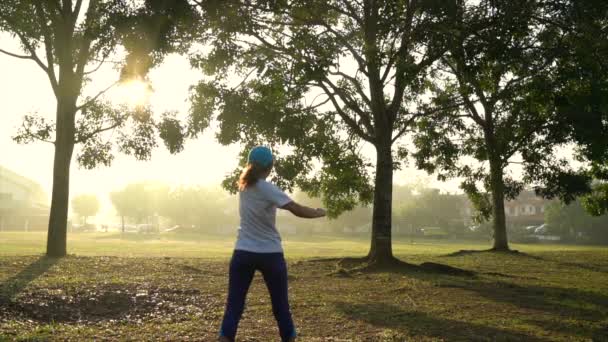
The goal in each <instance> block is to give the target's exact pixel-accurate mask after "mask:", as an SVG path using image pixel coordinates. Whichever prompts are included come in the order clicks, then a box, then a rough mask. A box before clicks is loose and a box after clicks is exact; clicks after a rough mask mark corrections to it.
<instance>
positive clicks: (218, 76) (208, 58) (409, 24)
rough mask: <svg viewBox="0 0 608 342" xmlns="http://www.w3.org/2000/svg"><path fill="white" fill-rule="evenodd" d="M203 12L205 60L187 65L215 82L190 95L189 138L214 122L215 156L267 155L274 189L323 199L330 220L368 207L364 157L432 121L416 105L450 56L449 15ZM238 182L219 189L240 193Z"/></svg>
mask: <svg viewBox="0 0 608 342" xmlns="http://www.w3.org/2000/svg"><path fill="white" fill-rule="evenodd" d="M200 8H201V10H202V13H203V19H204V21H205V23H206V24H207V25H208V27H209V32H207V33H206V35H205V36H204V37H205V39H206V41H208V42H209V44H210V49H208V50H206V51H201V52H197V53H195V54H193V56H192V58H191V62H192V64H193V65H194V66H196V67H198V68H200V69H201V70H202V71H204V72H205V73H206V74H207V75H209V76H210V77H208V78H206V79H204V80H203V81H201V82H200V83H199V84H198V85H196V86H195V87H193V94H192V96H191V100H192V108H191V111H190V119H189V129H188V132H189V133H190V135H196V134H198V133H199V132H200V131H202V130H203V129H206V128H207V127H208V126H209V124H210V122H212V121H213V120H217V121H218V122H219V128H220V131H219V132H218V134H217V138H218V141H219V142H220V143H222V144H231V143H236V142H240V143H241V144H242V146H243V149H244V150H245V151H246V149H247V148H249V147H251V146H254V145H256V144H267V145H270V146H272V147H273V149H274V152H275V153H276V154H277V163H276V169H275V174H274V175H273V180H274V181H275V182H277V183H278V184H279V185H280V186H282V187H283V188H285V189H288V190H293V189H295V188H296V187H298V188H300V189H302V190H303V191H305V192H307V193H309V194H310V195H312V196H314V197H320V198H321V199H322V200H323V203H324V205H325V206H327V207H328V213H329V215H330V216H332V217H335V216H337V215H339V214H340V213H342V212H344V211H347V210H351V209H353V208H355V207H356V205H357V203H361V204H362V205H366V204H368V203H370V202H371V201H372V199H373V190H374V188H373V187H372V186H371V181H372V175H370V172H369V170H370V168H371V167H372V166H373V164H372V163H371V162H372V161H370V160H367V159H366V158H364V157H363V156H362V154H361V153H360V151H361V147H362V146H363V145H364V144H367V143H369V144H372V145H374V146H375V147H376V149H384V150H387V149H391V146H392V144H393V143H394V142H395V141H397V140H398V139H399V138H400V137H402V136H403V135H404V134H406V133H407V131H408V129H409V128H411V125H412V122H414V121H415V119H416V118H417V117H418V116H420V115H423V114H424V112H425V111H426V110H427V109H428V107H427V106H425V104H424V101H421V95H422V94H424V93H425V91H426V90H428V88H429V82H428V77H429V74H428V67H429V66H430V65H431V64H433V63H434V62H435V61H436V60H437V59H438V58H439V57H440V56H441V55H442V54H443V52H444V51H445V42H446V38H445V35H444V32H445V30H446V23H447V22H449V20H450V13H451V11H453V8H452V7H451V5H450V4H447V3H445V2H437V1H431V2H428V1H427V2H403V1H383V2H373V3H365V4H363V3H360V2H356V1H298V0H296V1H278V2H277V1H272V2H270V1H238V0H230V1H201V2H200ZM420 56H423V57H422V58H420ZM233 74H237V75H239V76H241V78H242V80H241V82H240V83H238V84H235V82H234V80H233V79H229V77H228V76H229V75H233ZM390 152H391V151H388V154H390ZM242 155H244V153H243V154H242ZM405 155H406V154H405V153H399V154H398V157H399V156H401V157H403V156H405ZM242 162H243V160H241V164H240V166H241V167H242V166H243V164H242ZM389 165H390V163H389ZM394 167H395V168H397V167H399V162H395V163H394ZM236 177H238V171H235V172H233V173H232V174H231V175H230V177H229V178H228V179H226V181H225V182H224V185H225V187H227V188H228V189H230V190H232V191H235V188H234V181H235V179H236ZM378 191H380V190H378Z"/></svg>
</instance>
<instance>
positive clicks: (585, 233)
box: [545, 200, 608, 243]
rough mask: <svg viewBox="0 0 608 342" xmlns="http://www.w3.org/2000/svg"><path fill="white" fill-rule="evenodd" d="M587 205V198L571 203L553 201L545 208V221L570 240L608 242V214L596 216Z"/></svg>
mask: <svg viewBox="0 0 608 342" xmlns="http://www.w3.org/2000/svg"><path fill="white" fill-rule="evenodd" d="M584 205H585V206H584ZM587 205H588V204H587V203H585V200H577V201H574V202H572V203H570V204H563V203H560V202H557V201H556V202H553V203H551V205H549V206H548V207H547V208H546V209H545V222H546V223H547V225H548V227H549V231H550V232H551V233H553V234H558V235H560V236H562V237H564V238H565V239H568V240H570V241H579V242H585V243H607V242H608V230H607V229H606V227H607V226H608V215H606V214H603V215H598V216H595V217H594V216H592V215H591V214H590V213H589V212H588V210H589V209H587V208H586V206H587ZM596 214H599V213H596Z"/></svg>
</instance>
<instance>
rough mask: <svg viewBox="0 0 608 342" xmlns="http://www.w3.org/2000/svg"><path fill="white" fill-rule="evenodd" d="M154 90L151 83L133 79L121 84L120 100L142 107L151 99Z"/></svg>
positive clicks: (131, 105)
mask: <svg viewBox="0 0 608 342" xmlns="http://www.w3.org/2000/svg"><path fill="white" fill-rule="evenodd" d="M151 93H152V90H151V88H150V85H149V84H148V83H146V82H144V81H142V80H131V81H127V82H125V83H123V84H122V85H120V87H119V89H118V99H117V100H118V102H120V103H123V104H126V105H128V106H130V107H141V106H144V105H146V104H147V103H148V102H149V100H150V95H151Z"/></svg>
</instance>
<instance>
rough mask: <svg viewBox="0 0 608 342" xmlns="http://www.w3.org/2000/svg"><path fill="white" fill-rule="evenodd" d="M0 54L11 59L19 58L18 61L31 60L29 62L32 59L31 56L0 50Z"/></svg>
mask: <svg viewBox="0 0 608 342" xmlns="http://www.w3.org/2000/svg"><path fill="white" fill-rule="evenodd" d="M0 53H3V54H5V55H8V56H11V57H15V58H19V59H31V60H33V59H34V56H31V55H18V54H16V53H12V52H8V51H6V50H3V49H0Z"/></svg>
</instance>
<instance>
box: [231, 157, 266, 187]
mask: <svg viewBox="0 0 608 342" xmlns="http://www.w3.org/2000/svg"><path fill="white" fill-rule="evenodd" d="M271 168H272V164H270V166H267V167H262V166H260V164H258V163H256V162H252V163H249V164H247V167H246V168H245V169H244V170H243V172H242V173H241V177H239V181H238V182H237V185H238V187H239V191H243V190H245V189H246V188H247V187H249V186H252V185H254V184H255V183H257V181H258V180H259V179H260V178H262V176H263V175H264V174H265V173H266V172H268V170H270V169H271Z"/></svg>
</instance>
